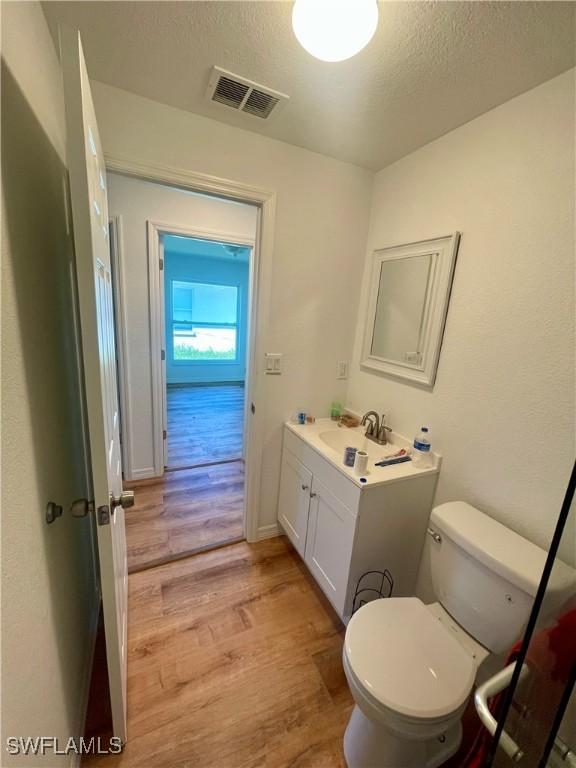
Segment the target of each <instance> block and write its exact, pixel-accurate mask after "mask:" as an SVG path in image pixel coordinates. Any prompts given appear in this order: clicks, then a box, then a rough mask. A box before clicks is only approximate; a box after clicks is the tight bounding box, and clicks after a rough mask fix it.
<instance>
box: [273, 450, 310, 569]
mask: <svg viewBox="0 0 576 768" xmlns="http://www.w3.org/2000/svg"><path fill="white" fill-rule="evenodd" d="M311 486H312V473H311V472H310V471H309V470H308V469H306V467H305V466H304V465H303V464H301V463H300V462H299V461H298V459H297V458H296V457H295V456H293V455H292V454H291V453H290V451H286V450H285V451H284V454H283V456H282V474H281V476H280V494H279V496H278V520H279V521H280V524H281V526H282V528H283V529H284V531H285V532H286V535H287V536H288V538H289V539H290V541H291V542H292V544H294V546H295V547H296V549H297V551H298V552H299V553H300V555H301V556H302V557H304V549H305V547H306V532H307V529H308V509H309V506H310V490H311Z"/></svg>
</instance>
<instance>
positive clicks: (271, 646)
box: [83, 538, 352, 768]
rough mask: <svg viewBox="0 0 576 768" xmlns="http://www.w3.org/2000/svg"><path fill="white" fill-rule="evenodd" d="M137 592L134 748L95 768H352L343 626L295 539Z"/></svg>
mask: <svg viewBox="0 0 576 768" xmlns="http://www.w3.org/2000/svg"><path fill="white" fill-rule="evenodd" d="M128 585H129V587H128V588H129V602H128V606H129V632H128V743H127V745H126V747H125V750H124V752H123V753H122V754H120V755H110V756H95V757H90V758H88V759H86V760H84V761H83V764H85V765H98V766H100V765H103V766H110V768H112V766H122V768H133V767H134V768H136V767H137V768H143V767H144V766H145V767H146V768H288V766H290V768H344V760H343V755H342V736H343V733H344V728H345V726H346V722H347V719H348V717H349V714H350V710H351V707H352V698H351V696H350V693H349V691H348V687H347V684H346V679H345V677H344V672H343V669H342V663H341V653H342V642H343V631H344V630H343V626H342V625H341V623H340V621H339V619H338V618H337V616H336V614H335V613H334V612H333V611H332V609H331V607H330V606H329V605H328V603H327V601H326V600H325V598H324V597H323V596H322V595H321V593H320V591H319V589H318V587H317V586H316V584H315V583H314V582H313V580H312V579H311V577H310V576H309V574H308V573H307V571H306V570H305V566H304V565H303V563H302V562H301V560H300V558H299V557H298V556H297V555H296V553H295V552H294V550H292V548H291V547H290V545H289V544H288V543H287V542H286V540H285V539H283V538H275V539H269V540H267V541H263V542H259V543H258V544H253V545H250V544H247V543H246V542H242V543H239V544H234V545H231V546H228V547H225V548H222V549H218V550H214V551H212V552H209V553H204V554H200V555H196V556H194V557H191V558H188V559H186V560H180V561H178V562H176V563H171V564H169V565H166V566H162V567H159V568H154V569H152V570H148V571H144V572H142V573H137V574H134V575H131V576H130V578H129V582H128Z"/></svg>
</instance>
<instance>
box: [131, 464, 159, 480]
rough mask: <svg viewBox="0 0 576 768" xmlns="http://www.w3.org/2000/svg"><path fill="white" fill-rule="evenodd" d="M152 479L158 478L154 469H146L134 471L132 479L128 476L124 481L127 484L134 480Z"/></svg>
mask: <svg viewBox="0 0 576 768" xmlns="http://www.w3.org/2000/svg"><path fill="white" fill-rule="evenodd" d="M151 477H158V473H157V472H156V470H155V469H154V467H144V469H134V470H132V472H131V474H130V477H128V476H126V477H125V478H124V479H125V480H126V482H132V481H133V480H148V479H150V478H151Z"/></svg>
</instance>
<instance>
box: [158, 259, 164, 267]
mask: <svg viewBox="0 0 576 768" xmlns="http://www.w3.org/2000/svg"><path fill="white" fill-rule="evenodd" d="M158 265H159V267H160V269H164V259H160V261H159V262H158Z"/></svg>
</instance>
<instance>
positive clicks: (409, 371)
mask: <svg viewBox="0 0 576 768" xmlns="http://www.w3.org/2000/svg"><path fill="white" fill-rule="evenodd" d="M459 243H460V233H459V232H455V233H453V234H452V235H446V236H444V237H436V238H432V239H430V240H421V241H419V242H416V243H406V244H403V245H398V246H389V247H386V248H378V249H376V250H375V251H373V253H372V255H371V258H370V264H369V269H368V279H369V280H370V293H369V299H368V305H367V308H366V312H365V318H364V340H363V345H362V358H361V361H360V365H361V366H362V368H365V369H367V370H369V371H375V372H376V373H383V374H386V375H388V376H393V377H394V378H398V379H404V380H407V381H409V382H411V383H412V384H418V385H420V386H424V387H428V388H430V389H432V387H433V386H434V382H435V380H436V372H437V369H438V360H439V358H440V349H441V347H442V337H443V335H444V327H445V324H446V316H447V314H448V304H449V301H450V292H451V289H452V280H453V277H454V268H455V265H456V257H457V254H458V245H459ZM424 255H430V256H431V257H432V260H431V265H430V273H429V277H428V286H427V290H426V300H425V306H424V310H423V316H422V321H421V329H420V342H419V345H418V350H417V351H418V353H419V358H420V359H419V360H415V361H414V362H407V361H402V362H401V361H399V360H392V359H388V358H384V357H380V356H378V355H375V354H374V353H373V352H372V338H373V331H374V323H375V319H376V308H377V303H378V294H379V290H380V279H381V278H380V274H381V268H382V264H383V263H384V262H386V261H397V260H400V259H408V258H412V257H414V256H424Z"/></svg>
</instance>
